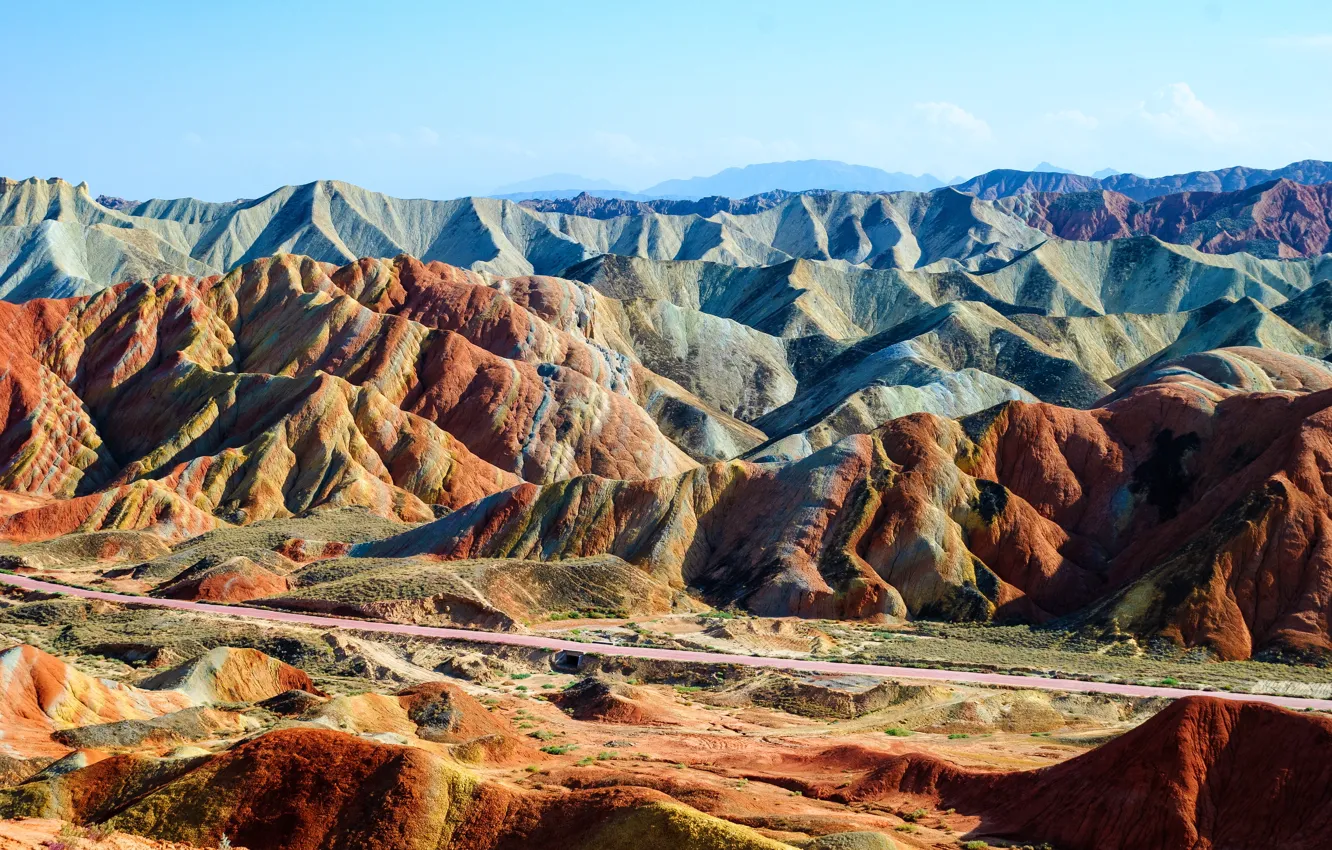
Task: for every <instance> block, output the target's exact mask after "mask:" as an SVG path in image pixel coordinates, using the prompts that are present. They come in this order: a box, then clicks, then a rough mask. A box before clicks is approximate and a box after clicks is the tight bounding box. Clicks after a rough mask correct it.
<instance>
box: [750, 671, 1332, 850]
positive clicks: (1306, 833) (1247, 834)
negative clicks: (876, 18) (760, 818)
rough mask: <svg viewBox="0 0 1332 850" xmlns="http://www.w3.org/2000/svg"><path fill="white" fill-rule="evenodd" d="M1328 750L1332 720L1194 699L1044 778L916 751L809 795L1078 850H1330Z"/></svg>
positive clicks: (812, 788) (1047, 771) (806, 789)
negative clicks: (949, 818)
mask: <svg viewBox="0 0 1332 850" xmlns="http://www.w3.org/2000/svg"><path fill="white" fill-rule="evenodd" d="M1329 746H1332V722H1329V721H1328V719H1327V718H1324V717H1318V718H1308V717H1301V716H1299V715H1297V714H1294V713H1292V712H1288V711H1283V710H1281V709H1277V708H1271V707H1268V706H1260V705H1253V704H1247V705H1246V704H1243V703H1234V702H1227V701H1223V700H1216V699H1208V698H1204V697H1190V698H1187V699H1183V700H1180V701H1179V702H1176V703H1174V704H1173V705H1171V706H1170V707H1169V708H1167V709H1165V710H1164V711H1162V712H1161V713H1160V714H1158V715H1156V716H1155V717H1153V718H1152V719H1150V720H1148V721H1147V722H1146V723H1144V724H1143V725H1141V726H1139V727H1138V728H1136V729H1134V730H1132V731H1131V732H1129V733H1127V734H1125V735H1124V736H1122V737H1121V738H1119V739H1117V740H1114V741H1111V742H1110V743H1108V744H1105V745H1104V746H1102V747H1099V748H1097V749H1095V750H1093V751H1091V752H1090V753H1087V754H1086V755H1084V756H1080V757H1078V758H1074V759H1070V760H1068V761H1065V762H1063V763H1061V764H1058V765H1055V766H1053V767H1049V768H1045V769H1043V770H1036V771H1028V772H1010V773H1000V772H982V771H975V770H967V769H965V768H959V767H958V766H956V765H953V764H949V763H947V762H945V761H943V760H940V759H937V758H932V757H930V756H926V755H915V754H909V755H901V756H895V757H892V758H889V759H886V760H884V761H883V763H881V764H879V765H876V766H875V767H873V768H872V769H870V770H868V771H865V772H864V773H862V774H861V775H860V776H858V777H857V778H856V779H854V780H853V781H851V782H850V783H848V784H846V785H845V786H844V787H842V788H839V789H834V788H832V787H830V786H824V785H816V784H811V785H807V786H804V787H803V788H802V790H803V791H804V792H805V793H807V794H812V795H814V796H820V797H827V798H830V799H836V800H839V801H842V802H847V803H852V802H868V801H876V800H877V801H884V800H895V799H900V797H901V796H909V797H910V798H913V799H916V800H921V799H925V800H929V801H930V802H932V803H933V804H934V805H935V806H938V807H940V808H944V807H948V808H955V809H956V810H957V811H959V812H963V813H968V814H977V815H979V816H980V818H981V826H980V827H979V829H978V830H977V831H978V832H980V833H982V834H985V835H987V836H996V837H1001V838H1006V839H1016V840H1026V841H1044V842H1048V843H1049V844H1050V845H1052V846H1055V847H1062V848H1069V850H1093V848H1095V850H1103V848H1104V850H1119V849H1120V848H1122V850H1128V849H1129V848H1137V847H1162V848H1185V847H1263V846H1269V847H1289V848H1296V850H1302V848H1310V850H1312V848H1315V847H1321V846H1323V844H1324V842H1325V836H1324V832H1325V830H1326V829H1327V828H1329V826H1332V820H1330V819H1332V798H1329V791H1328V789H1329V780H1332V768H1329V766H1328V763H1327V762H1326V761H1325V760H1324V758H1323V754H1325V753H1326V752H1327V751H1328V748H1329ZM751 776H752V777H753V778H755V779H759V778H767V777H766V776H764V775H762V774H756V773H755V774H751ZM1269 812H1281V813H1282V816H1281V817H1279V818H1276V819H1273V818H1270V817H1268V816H1267V815H1266V813H1269Z"/></svg>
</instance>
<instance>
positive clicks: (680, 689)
mask: <svg viewBox="0 0 1332 850" xmlns="http://www.w3.org/2000/svg"><path fill="white" fill-rule="evenodd" d="M701 690H703V689H702V688H701V687H699V686H698V685H676V686H675V692H676V693H678V694H696V693H698V692H699V691H701Z"/></svg>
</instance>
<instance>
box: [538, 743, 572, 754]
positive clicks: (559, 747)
mask: <svg viewBox="0 0 1332 850" xmlns="http://www.w3.org/2000/svg"><path fill="white" fill-rule="evenodd" d="M576 749H578V745H577V744H553V745H551V746H549V747H542V748H541V752H543V753H548V754H550V755H552V756H562V755H564V754H565V753H571V752H573V751H574V750H576Z"/></svg>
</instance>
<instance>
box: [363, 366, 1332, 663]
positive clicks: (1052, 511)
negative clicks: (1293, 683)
mask: <svg viewBox="0 0 1332 850" xmlns="http://www.w3.org/2000/svg"><path fill="white" fill-rule="evenodd" d="M1190 364H1192V365H1195V366H1197V367H1198V368H1199V369H1201V370H1202V372H1204V373H1207V374H1210V375H1212V377H1214V378H1216V379H1218V380H1221V379H1227V378H1228V379H1233V380H1237V381H1239V380H1241V379H1242V380H1245V381H1250V382H1256V383H1258V384H1260V385H1265V386H1269V387H1277V386H1280V387H1283V388H1285V389H1282V390H1280V391H1276V392H1267V393H1246V392H1241V391H1239V390H1237V389H1235V388H1232V387H1231V386H1230V385H1227V384H1224V383H1216V382H1214V381H1213V380H1210V379H1209V378H1207V377H1206V376H1205V375H1204V374H1200V373H1199V372H1195V371H1192V370H1190V369H1188V368H1187V367H1188V366H1189V365H1190ZM1326 380H1327V379H1326V376H1325V375H1324V374H1323V373H1322V372H1321V371H1309V369H1308V368H1307V366H1306V364H1305V361H1304V360H1303V359H1302V358H1294V357H1289V356H1286V357H1282V356H1280V355H1273V354H1272V353H1270V352H1262V351H1254V350H1244V349H1241V350H1235V351H1231V352H1219V353H1217V354H1214V355H1211V356H1210V357H1209V358H1202V359H1195V360H1185V361H1182V362H1181V363H1180V365H1179V366H1178V367H1177V368H1169V369H1164V370H1163V371H1162V373H1161V374H1160V375H1159V376H1158V378H1157V380H1155V381H1154V382H1152V383H1149V384H1147V385H1144V386H1141V387H1138V388H1137V389H1134V390H1133V391H1132V392H1130V393H1128V394H1127V395H1125V396H1124V397H1123V398H1120V399H1118V400H1116V401H1114V402H1113V403H1111V404H1109V405H1107V406H1106V407H1102V408H1097V409H1094V410H1088V411H1082V410H1073V409H1068V408H1060V407H1057V406H1054V405H1048V404H1032V403H1027V402H1010V403H1008V404H1005V405H1003V406H1000V407H996V408H993V409H991V410H989V411H987V412H986V413H984V414H980V415H977V416H975V417H971V418H968V419H964V420H961V421H954V420H947V419H941V418H939V417H936V416H932V415H930V414H916V415H913V416H907V417H902V418H899V419H895V420H892V421H891V422H889V423H887V424H886V425H884V426H882V427H881V428H879V429H877V430H875V431H874V432H873V433H871V434H867V435H858V436H853V437H849V438H847V439H845V440H843V441H841V442H840V443H837V444H836V445H834V446H831V447H829V448H827V449H824V450H822V451H820V452H817V453H815V454H813V455H811V456H809V457H807V458H805V459H804V460H801V461H798V462H794V463H788V464H785V465H758V464H748V463H743V462H739V461H733V462H730V463H720V464H713V465H710V466H707V467H702V468H699V469H696V470H691V471H690V472H687V473H685V474H684V475H682V476H677V477H674V478H659V479H654V480H650V481H608V480H605V479H602V478H597V477H580V478H575V479H572V480H570V481H566V482H559V483H556V484H550V485H545V486H538V485H535V484H522V485H519V486H517V487H515V488H512V489H510V490H507V491H504V492H502V493H498V494H496V495H494V496H490V497H488V498H486V499H483V500H481V501H479V502H477V503H475V504H473V505H470V506H468V507H467V508H465V509H463V510H460V511H458V512H456V513H454V514H452V515H450V516H448V517H445V518H443V519H440V520H437V521H436V522H434V523H430V524H427V525H424V526H422V527H420V528H418V529H414V530H411V531H407V532H404V533H403V534H401V535H398V536H397V537H393V538H389V539H387V540H384V541H379V542H372V543H367V544H362V545H361V546H359V547H355V548H354V549H353V555H358V556H374V557H401V556H408V555H423V554H428V555H433V556H435V557H441V558H445V559H454V558H475V557H510V558H567V557H582V556H590V555H597V554H606V553H609V554H614V555H618V556H619V557H621V558H624V559H625V560H626V561H628V562H630V563H632V564H636V565H638V566H640V567H641V568H643V569H645V570H647V571H649V572H650V573H651V574H653V575H654V576H655V577H656V578H658V579H659V580H661V581H664V582H666V583H668V584H670V585H672V586H676V587H684V586H689V587H695V588H698V589H700V590H702V591H704V593H705V594H707V595H708V596H709V598H710V599H711V601H713V602H715V603H717V604H723V603H728V602H734V603H738V604H740V605H743V606H745V607H747V608H749V609H750V610H752V611H755V612H757V613H761V614H768V615H787V614H798V615H801V616H813V617H853V618H877V617H882V616H885V615H899V616H900V615H906V614H910V615H912V616H943V617H949V618H964V619H970V618H975V619H990V618H1004V619H1020V620H1028V621H1038V622H1039V621H1044V620H1047V619H1049V618H1051V617H1055V616H1074V615H1076V616H1078V617H1081V618H1083V619H1084V620H1086V621H1087V622H1089V623H1092V624H1095V625H1096V626H1097V627H1098V628H1103V629H1106V630H1108V632H1109V633H1110V634H1112V635H1113V634H1118V633H1119V630H1122V631H1123V632H1125V633H1130V634H1136V635H1140V636H1152V635H1160V636H1165V637H1168V638H1170V639H1172V640H1174V641H1176V642H1178V643H1181V644H1183V645H1185V646H1200V647H1206V648H1208V649H1209V650H1211V651H1213V652H1215V653H1216V654H1217V655H1219V656H1221V657H1224V658H1247V657H1250V656H1251V655H1253V654H1254V653H1256V652H1264V651H1265V652H1294V653H1303V654H1312V655H1321V656H1326V655H1328V654H1329V653H1332V622H1330V619H1329V611H1328V607H1327V604H1326V599H1327V595H1326V590H1325V587H1326V582H1327V581H1328V576H1329V575H1332V550H1327V547H1325V546H1323V545H1322V543H1321V542H1320V541H1324V540H1327V539H1332V529H1329V528H1327V527H1326V526H1327V522H1328V520H1327V517H1328V516H1329V515H1332V495H1330V494H1329V492H1328V491H1327V490H1326V489H1325V487H1324V483H1323V476H1322V475H1321V473H1320V472H1319V470H1320V469H1321V466H1322V464H1321V462H1320V460H1319V459H1320V458H1325V457H1327V456H1328V455H1329V454H1330V453H1332V418H1329V414H1328V412H1327V411H1328V408H1329V407H1330V406H1332V391H1330V390H1324V389H1321V387H1323V386H1324V385H1325V383H1326ZM1310 390H1316V391H1310Z"/></svg>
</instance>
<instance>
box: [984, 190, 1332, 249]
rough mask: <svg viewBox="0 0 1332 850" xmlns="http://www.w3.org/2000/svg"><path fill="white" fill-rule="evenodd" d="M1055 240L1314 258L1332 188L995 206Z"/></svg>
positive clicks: (1102, 194) (1092, 197) (1014, 200)
mask: <svg viewBox="0 0 1332 850" xmlns="http://www.w3.org/2000/svg"><path fill="white" fill-rule="evenodd" d="M999 205H1000V206H1001V207H1002V208H1005V209H1008V210H1011V211H1012V212H1013V213H1014V214H1016V215H1018V216H1019V217H1020V218H1022V219H1023V220H1024V221H1026V223H1027V224H1029V225H1031V226H1032V227H1035V228H1038V229H1040V230H1043V231H1044V232H1046V233H1049V234H1050V235H1052V236H1058V237H1059V238H1060V239H1076V240H1081V241H1087V240H1097V241H1099V240H1104V239H1121V238H1124V237H1126V236H1143V235H1152V236H1156V237H1157V238H1159V239H1162V240H1164V241H1166V242H1175V243H1179V244H1184V245H1190V246H1192V247H1194V248H1197V249H1198V250H1200V251H1206V252H1209V253H1214V254H1232V253H1237V252H1240V251H1244V252H1247V253H1250V254H1255V255H1257V256H1260V257H1281V258H1283V259H1286V258H1291V257H1315V256H1318V255H1319V254H1326V253H1328V251H1330V250H1332V183H1323V184H1321V185H1316V186H1306V185H1303V184H1300V183H1295V182H1293V181H1291V180H1286V179H1282V180H1276V181H1273V182H1269V183H1262V184H1260V185H1257V186H1252V187H1249V188H1246V189H1241V190H1239V191H1234V192H1180V193H1178V194H1172V195H1163V196H1161V197H1156V198H1152V199H1150V200H1146V201H1141V202H1139V201H1134V200H1132V199H1131V198H1129V197H1127V196H1125V195H1121V194H1119V193H1118V192H1114V191H1109V190H1105V191H1099V192H1073V193H1068V194H1058V193H1053V192H1040V193H1035V194H1024V195H1018V196H1015V197H1011V198H1006V199H1004V200H1002V201H1000V202H999Z"/></svg>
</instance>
